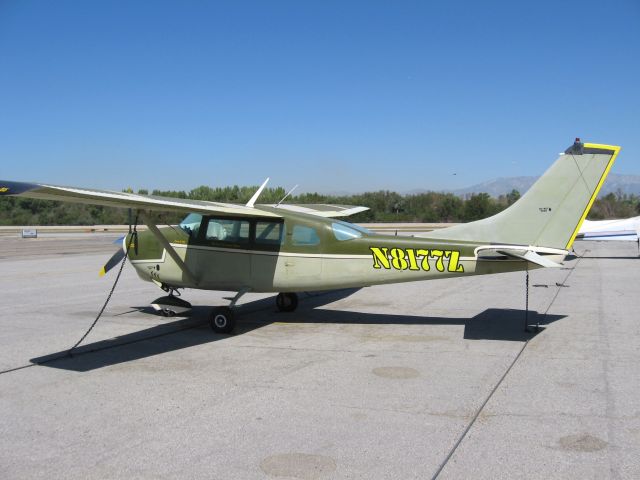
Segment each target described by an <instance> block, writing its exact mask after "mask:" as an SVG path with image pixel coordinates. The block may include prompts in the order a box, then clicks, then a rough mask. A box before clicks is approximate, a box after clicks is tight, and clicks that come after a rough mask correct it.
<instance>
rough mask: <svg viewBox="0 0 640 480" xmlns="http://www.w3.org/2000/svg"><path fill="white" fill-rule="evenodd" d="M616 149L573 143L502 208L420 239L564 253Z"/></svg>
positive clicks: (612, 160) (607, 169)
mask: <svg viewBox="0 0 640 480" xmlns="http://www.w3.org/2000/svg"><path fill="white" fill-rule="evenodd" d="M619 151H620V147H617V146H612V145H600V144H595V143H580V141H579V139H576V142H575V143H574V144H573V145H572V146H571V147H570V148H568V149H567V150H566V151H565V152H564V153H562V154H560V157H559V158H558V159H557V160H556V162H555V163H554V164H553V165H551V167H550V168H549V169H548V170H547V171H546V172H545V173H544V175H542V177H540V178H539V179H538V181H537V182H536V183H534V184H533V186H532V187H531V188H530V189H529V190H528V191H527V192H526V193H525V194H524V195H523V196H522V197H521V198H520V199H519V200H518V201H517V202H516V203H514V204H513V205H511V206H510V207H509V208H507V209H506V210H504V211H502V212H500V213H498V214H497V215H494V216H493V217H489V218H485V219H483V220H478V221H476V222H471V223H466V224H464V225H457V226H455V227H451V228H445V229H442V230H438V231H435V232H430V233H429V234H427V235H425V236H428V237H430V238H446V239H451V240H469V241H475V242H481V243H487V244H516V245H534V246H538V247H552V248H559V249H564V250H568V249H570V248H571V245H572V244H573V241H574V240H575V237H576V235H577V234H578V231H579V230H580V226H581V225H582V222H584V219H585V218H586V216H587V214H588V213H589V210H590V209H591V205H593V202H594V201H595V199H596V196H597V195H598V192H599V191H600V188H601V187H602V184H603V183H604V181H605V179H606V178H607V175H608V173H609V170H610V169H611V166H612V165H613V162H614V160H615V158H616V156H617V155H618V152H619Z"/></svg>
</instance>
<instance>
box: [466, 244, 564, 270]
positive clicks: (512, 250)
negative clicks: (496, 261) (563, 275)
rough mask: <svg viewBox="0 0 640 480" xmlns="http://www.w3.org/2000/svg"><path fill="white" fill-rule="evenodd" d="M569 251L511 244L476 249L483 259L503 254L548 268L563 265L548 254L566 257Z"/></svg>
mask: <svg viewBox="0 0 640 480" xmlns="http://www.w3.org/2000/svg"><path fill="white" fill-rule="evenodd" d="M567 253H568V252H567V251H566V250H559V249H554V248H539V247H514V246H510V245H505V246H500V245H491V246H486V247H479V248H477V249H476V255H477V256H478V259H482V258H483V257H485V258H488V257H495V256H497V255H503V256H506V257H510V258H514V259H518V260H524V261H526V262H530V263H534V264H536V265H539V266H541V267H546V268H560V267H562V265H561V264H560V263H557V262H554V261H553V260H551V259H550V258H548V255H554V256H557V255H559V256H562V257H564V256H566V255H567ZM541 254H542V255H541Z"/></svg>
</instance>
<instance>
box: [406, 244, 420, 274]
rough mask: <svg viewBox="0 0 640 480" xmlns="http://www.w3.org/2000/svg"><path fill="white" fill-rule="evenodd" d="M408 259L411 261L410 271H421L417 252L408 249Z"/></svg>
mask: <svg viewBox="0 0 640 480" xmlns="http://www.w3.org/2000/svg"><path fill="white" fill-rule="evenodd" d="M407 258H408V259H409V270H420V269H419V268H418V261H417V259H416V251H415V250H414V249H413V248H407Z"/></svg>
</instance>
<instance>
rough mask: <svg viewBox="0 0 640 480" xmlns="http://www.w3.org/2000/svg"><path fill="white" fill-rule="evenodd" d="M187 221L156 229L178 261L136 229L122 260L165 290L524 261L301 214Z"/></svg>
mask: <svg viewBox="0 0 640 480" xmlns="http://www.w3.org/2000/svg"><path fill="white" fill-rule="evenodd" d="M198 222H199V224H198ZM189 225H190V227H186V228H184V225H183V227H182V228H180V227H167V228H163V229H161V233H162V235H163V236H164V237H165V238H166V239H167V240H168V242H169V243H170V245H171V247H172V248H173V249H174V250H175V252H176V253H177V254H178V256H179V257H180V259H181V260H182V261H183V262H184V265H183V266H180V265H178V264H177V263H176V262H175V261H174V259H173V258H172V257H171V256H170V255H168V254H167V251H166V249H164V248H163V246H162V245H161V244H160V243H159V242H158V241H157V240H156V238H155V237H154V236H153V235H151V234H150V233H149V232H140V233H139V238H138V248H137V254H136V253H135V251H134V248H130V249H129V258H130V260H131V263H132V264H133V265H134V267H135V268H136V271H137V273H138V275H139V276H140V277H141V278H142V279H144V280H148V281H153V282H156V283H158V284H162V285H166V286H170V287H173V288H183V287H184V288H199V289H208V290H229V291H239V290H243V289H244V290H249V291H253V292H283V291H287V292H297V291H308V290H329V289H337V288H351V287H363V286H370V285H379V284H387V283H398V282H410V281H418V280H428V279H435V278H445V277H455V276H461V275H479V274H490V273H499V272H509V271H517V270H523V269H524V268H525V263H526V262H523V261H520V260H517V259H516V260H514V259H511V258H507V257H504V256H494V258H478V255H477V250H476V249H477V248H478V247H480V246H481V244H479V243H474V242H464V241H463V242H461V241H457V242H455V241H447V240H442V239H429V238H420V237H408V236H389V235H375V234H372V233H370V232H367V231H365V230H363V229H360V228H358V227H356V226H355V225H351V224H346V223H344V222H340V221H337V220H333V219H329V218H319V217H317V216H312V215H306V214H301V213H290V212H287V214H286V215H285V216H284V218H283V219H274V218H273V217H261V216H259V215H256V217H255V218H250V219H248V218H246V217H231V216H205V217H201V216H199V215H197V216H194V218H192V219H191V221H190V223H189ZM560 260H561V258H560ZM184 266H186V268H187V269H188V270H189V273H190V276H191V277H192V278H193V279H194V280H195V282H194V281H193V280H190V279H189V278H188V277H189V275H185V272H184Z"/></svg>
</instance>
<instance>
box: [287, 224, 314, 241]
mask: <svg viewBox="0 0 640 480" xmlns="http://www.w3.org/2000/svg"><path fill="white" fill-rule="evenodd" d="M291 243H292V244H293V245H296V246H313V245H319V244H320V237H318V232H316V229H315V228H312V227H306V226H304V225H294V226H293V232H292V234H291Z"/></svg>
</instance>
